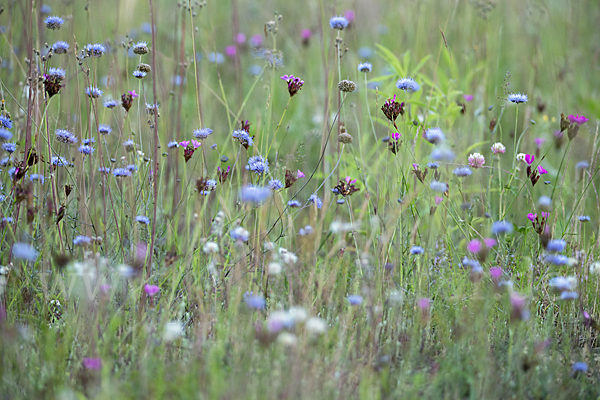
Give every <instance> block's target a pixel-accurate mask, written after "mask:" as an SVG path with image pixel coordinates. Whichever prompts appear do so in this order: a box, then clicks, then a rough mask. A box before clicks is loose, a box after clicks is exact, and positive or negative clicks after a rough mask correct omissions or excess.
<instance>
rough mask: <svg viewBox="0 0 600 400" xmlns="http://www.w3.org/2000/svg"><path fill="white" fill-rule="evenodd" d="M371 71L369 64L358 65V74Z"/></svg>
mask: <svg viewBox="0 0 600 400" xmlns="http://www.w3.org/2000/svg"><path fill="white" fill-rule="evenodd" d="M372 69H373V66H372V65H371V63H370V62H364V63H359V64H358V71H359V72H364V73H367V72H371V70H372Z"/></svg>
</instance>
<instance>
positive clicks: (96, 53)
mask: <svg viewBox="0 0 600 400" xmlns="http://www.w3.org/2000/svg"><path fill="white" fill-rule="evenodd" d="M85 52H86V53H87V56H88V57H100V56H102V54H104V53H105V52H106V47H104V45H102V44H100V43H94V44H91V43H90V44H87V45H86V46H85Z"/></svg>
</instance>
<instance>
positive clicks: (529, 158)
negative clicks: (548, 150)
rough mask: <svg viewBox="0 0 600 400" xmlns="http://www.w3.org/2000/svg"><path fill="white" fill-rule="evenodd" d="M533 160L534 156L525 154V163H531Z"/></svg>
mask: <svg viewBox="0 0 600 400" xmlns="http://www.w3.org/2000/svg"><path fill="white" fill-rule="evenodd" d="M534 160H535V156H532V155H531V154H525V162H526V163H527V165H531V164H532V163H533V161H534Z"/></svg>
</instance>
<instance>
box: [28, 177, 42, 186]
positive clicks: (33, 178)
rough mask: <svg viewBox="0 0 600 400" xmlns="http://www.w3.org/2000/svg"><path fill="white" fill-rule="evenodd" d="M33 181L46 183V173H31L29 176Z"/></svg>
mask: <svg viewBox="0 0 600 400" xmlns="http://www.w3.org/2000/svg"><path fill="white" fill-rule="evenodd" d="M29 180H30V181H31V182H40V183H41V184H42V185H43V184H44V175H40V174H31V176H30V177H29Z"/></svg>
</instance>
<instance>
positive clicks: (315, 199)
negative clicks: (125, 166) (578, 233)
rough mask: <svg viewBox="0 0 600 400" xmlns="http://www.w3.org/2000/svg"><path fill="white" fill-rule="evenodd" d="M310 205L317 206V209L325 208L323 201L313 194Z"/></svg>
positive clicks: (309, 201)
mask: <svg viewBox="0 0 600 400" xmlns="http://www.w3.org/2000/svg"><path fill="white" fill-rule="evenodd" d="M308 204H315V205H316V206H317V208H321V207H323V200H321V199H320V198H319V196H317V195H316V194H311V195H310V197H309V198H308Z"/></svg>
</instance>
